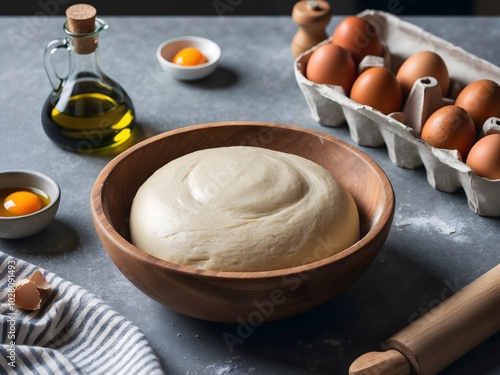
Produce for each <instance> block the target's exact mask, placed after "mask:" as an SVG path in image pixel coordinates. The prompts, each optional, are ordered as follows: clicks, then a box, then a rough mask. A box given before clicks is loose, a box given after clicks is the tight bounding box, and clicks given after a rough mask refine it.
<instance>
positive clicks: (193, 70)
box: [156, 36, 221, 81]
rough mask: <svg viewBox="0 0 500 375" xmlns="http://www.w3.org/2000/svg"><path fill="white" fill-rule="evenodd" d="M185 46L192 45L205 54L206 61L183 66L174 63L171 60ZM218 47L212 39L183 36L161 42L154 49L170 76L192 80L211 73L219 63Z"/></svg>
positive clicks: (219, 52) (161, 64)
mask: <svg viewBox="0 0 500 375" xmlns="http://www.w3.org/2000/svg"><path fill="white" fill-rule="evenodd" d="M186 47H194V48H196V49H198V50H199V51H200V52H201V53H203V54H204V55H205V57H206V58H207V60H208V62H206V63H205V64H200V65H193V66H183V65H179V64H174V63H173V62H172V60H173V59H174V56H175V54H176V53H177V52H179V51H180V50H181V49H183V48H186ZM220 56H221V50H220V47H219V46H218V45H217V44H216V43H215V42H213V41H211V40H209V39H206V38H201V37H199V36H183V37H179V38H174V39H169V40H167V41H166V42H163V43H162V44H161V45H160V46H159V47H158V49H157V50H156V57H157V58H158V61H159V63H160V66H161V67H162V69H163V70H164V71H166V72H167V73H169V74H170V75H171V76H172V77H174V78H176V79H179V80H183V81H193V80H197V79H201V78H204V77H207V76H208V75H210V74H212V73H213V72H214V71H215V69H216V68H217V65H218V63H219V59H220Z"/></svg>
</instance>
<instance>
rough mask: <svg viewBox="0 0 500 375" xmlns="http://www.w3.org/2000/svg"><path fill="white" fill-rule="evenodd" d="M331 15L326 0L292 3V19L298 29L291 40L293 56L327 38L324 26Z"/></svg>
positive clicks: (305, 0)
mask: <svg viewBox="0 0 500 375" xmlns="http://www.w3.org/2000/svg"><path fill="white" fill-rule="evenodd" d="M331 16H332V15H331V13H330V4H329V3H328V2H327V1H309V0H301V1H299V2H297V3H296V4H295V5H294V7H293V10H292V19H293V20H294V21H295V23H296V24H297V25H299V30H298V31H297V33H296V34H295V36H294V37H293V40H292V53H293V57H297V56H298V55H300V54H301V53H302V52H304V51H306V50H308V49H309V48H311V47H314V46H315V45H316V44H318V43H319V42H321V41H323V40H325V39H326V38H328V36H327V35H326V32H325V27H326V25H327V24H328V22H330V18H331Z"/></svg>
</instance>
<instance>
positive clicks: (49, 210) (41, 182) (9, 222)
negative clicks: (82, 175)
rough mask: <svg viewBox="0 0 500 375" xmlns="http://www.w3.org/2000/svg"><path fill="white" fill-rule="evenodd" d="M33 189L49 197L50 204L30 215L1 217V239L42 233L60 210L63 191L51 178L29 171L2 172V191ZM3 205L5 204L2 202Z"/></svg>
mask: <svg viewBox="0 0 500 375" xmlns="http://www.w3.org/2000/svg"><path fill="white" fill-rule="evenodd" d="M9 188H33V189H37V190H41V191H43V192H44V193H45V194H47V195H48V196H49V199H50V203H49V204H48V205H47V206H46V207H44V208H42V209H41V210H39V211H36V212H34V213H32V214H29V215H22V216H12V217H4V216H0V238H7V239H16V238H24V237H28V236H31V235H33V234H35V233H38V232H40V231H41V230H42V229H44V228H45V227H46V226H47V225H49V224H50V223H51V221H52V220H53V219H54V216H55V214H56V212H57V209H58V208H59V201H60V197H61V189H60V188H59V185H58V184H57V183H56V182H55V181H54V180H53V179H51V178H50V177H48V176H46V175H44V174H42V173H39V172H33V171H27V170H8V171H3V172H0V189H9ZM0 204H3V202H0Z"/></svg>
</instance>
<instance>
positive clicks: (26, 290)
mask: <svg viewBox="0 0 500 375" xmlns="http://www.w3.org/2000/svg"><path fill="white" fill-rule="evenodd" d="M49 289H50V285H49V283H48V282H47V280H46V279H45V278H44V277H43V275H42V273H41V272H40V271H39V270H36V271H35V272H33V274H32V275H31V276H29V277H27V278H25V279H22V280H19V281H17V282H16V286H15V288H14V295H15V305H16V306H17V307H18V308H20V309H23V310H38V309H40V305H41V303H42V299H41V298H40V294H41V293H44V292H46V291H48V290H49Z"/></svg>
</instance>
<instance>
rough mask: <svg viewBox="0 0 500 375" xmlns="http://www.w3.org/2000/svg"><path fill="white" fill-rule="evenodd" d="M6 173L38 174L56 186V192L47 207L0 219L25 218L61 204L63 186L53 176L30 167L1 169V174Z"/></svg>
mask: <svg viewBox="0 0 500 375" xmlns="http://www.w3.org/2000/svg"><path fill="white" fill-rule="evenodd" d="M6 174H24V175H29V176H36V177H38V178H40V179H42V180H45V181H47V182H48V183H49V184H51V185H52V186H53V187H54V193H55V194H54V196H53V198H52V197H50V202H49V204H48V205H46V206H45V207H43V208H41V209H40V210H38V211H35V212H32V213H31V214H27V215H18V216H0V220H6V221H17V220H23V219H25V218H29V217H33V216H37V215H40V214H42V213H44V212H46V211H49V210H51V209H52V208H53V207H54V206H56V205H58V204H59V200H60V199H61V187H60V186H59V184H58V183H57V182H56V181H55V180H54V179H53V178H51V177H49V176H47V175H46V174H43V173H41V172H37V171H32V170H29V169H6V170H3V171H0V176H2V175H6ZM2 188H3V186H0V189H2ZM45 193H46V194H47V195H48V193H47V192H45Z"/></svg>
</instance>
